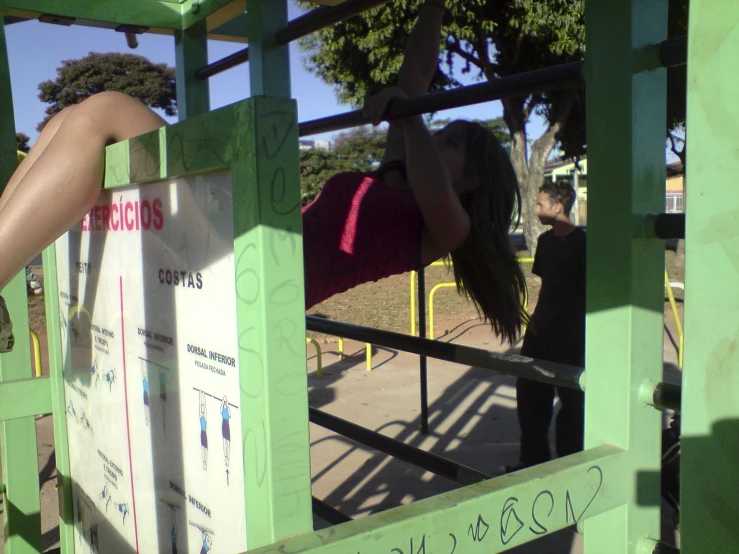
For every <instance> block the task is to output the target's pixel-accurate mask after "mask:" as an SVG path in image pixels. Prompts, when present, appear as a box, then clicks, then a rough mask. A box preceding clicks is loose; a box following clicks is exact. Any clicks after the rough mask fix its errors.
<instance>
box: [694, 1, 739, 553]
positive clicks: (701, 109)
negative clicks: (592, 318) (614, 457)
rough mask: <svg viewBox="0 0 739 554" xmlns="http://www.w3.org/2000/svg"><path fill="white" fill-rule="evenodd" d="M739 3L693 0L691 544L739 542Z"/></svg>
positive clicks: (727, 548) (698, 547)
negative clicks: (738, 520)
mask: <svg viewBox="0 0 739 554" xmlns="http://www.w3.org/2000/svg"><path fill="white" fill-rule="evenodd" d="M737 57H739V4H737V3H736V2H709V1H706V0H691V2H690V28H689V34H688V119H689V122H690V123H689V128H690V132H689V133H688V137H687V140H688V144H687V148H688V152H689V156H690V157H689V159H690V161H689V163H688V167H687V171H688V174H687V181H688V182H689V183H690V189H689V193H688V197H687V201H688V204H687V206H688V209H687V220H686V256H685V259H686V264H685V357H684V376H683V396H682V409H683V412H682V413H683V420H682V421H683V423H682V433H683V439H682V460H681V462H682V464H681V465H682V469H681V471H682V481H681V491H680V492H681V501H682V512H683V519H682V525H681V532H682V545H681V546H682V548H683V551H684V552H686V553H688V554H690V553H692V552H734V551H735V550H736V548H737V544H739V527H738V526H737V525H736V522H735V517H734V515H735V514H736V511H737V509H736V499H737V497H739V472H737V459H739V348H738V346H737V345H739V289H738V288H737V282H738V279H737V275H738V274H739V214H738V211H737V210H739V189H738V188H737V186H736V176H737V172H739V155H737V129H738V128H739V108H738V107H737V105H736V102H733V101H732V99H734V98H736V97H737V92H739V77H737V72H736V71H734V69H733V68H734V67H735V66H736V60H737Z"/></svg>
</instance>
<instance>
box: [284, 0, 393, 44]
mask: <svg viewBox="0 0 739 554" xmlns="http://www.w3.org/2000/svg"><path fill="white" fill-rule="evenodd" d="M388 1H389V0H345V1H344V2H342V3H341V4H337V5H336V6H324V7H321V8H316V9H314V10H311V11H309V12H308V13H306V14H304V15H301V16H300V17H297V18H295V19H293V20H292V21H291V22H290V23H288V24H287V27H285V28H284V29H281V30H279V31H277V32H276V33H275V42H276V43H277V44H287V43H289V42H292V41H294V40H296V39H299V38H301V37H304V36H306V35H309V34H311V33H313V32H315V31H318V30H320V29H323V28H325V27H328V26H330V25H333V24H334V23H338V22H339V21H344V20H345V19H349V18H350V17H354V16H355V15H359V14H360V13H362V12H366V11H367V10H370V9H372V8H376V7H377V6H380V5H382V4H386V3H387V2H388Z"/></svg>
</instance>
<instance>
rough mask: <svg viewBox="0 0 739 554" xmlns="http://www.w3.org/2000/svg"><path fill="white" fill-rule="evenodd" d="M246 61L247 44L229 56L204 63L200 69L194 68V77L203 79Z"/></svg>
mask: <svg viewBox="0 0 739 554" xmlns="http://www.w3.org/2000/svg"><path fill="white" fill-rule="evenodd" d="M248 61H249V47H248V46H247V47H246V48H244V49H242V50H239V51H238V52H234V53H233V54H231V55H230V56H226V57H225V58H222V59H220V60H218V61H215V62H213V63H209V64H208V65H204V66H203V67H201V68H200V69H196V70H195V77H196V78H197V79H200V80H201V81H203V80H205V79H209V78H211V77H213V75H218V74H219V73H223V72H224V71H226V70H228V69H231V68H232V67H236V66H237V65H241V64H242V63H245V62H248Z"/></svg>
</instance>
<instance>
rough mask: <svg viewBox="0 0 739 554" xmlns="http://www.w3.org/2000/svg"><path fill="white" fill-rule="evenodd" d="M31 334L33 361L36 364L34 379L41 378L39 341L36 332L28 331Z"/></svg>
mask: <svg viewBox="0 0 739 554" xmlns="http://www.w3.org/2000/svg"><path fill="white" fill-rule="evenodd" d="M29 331H30V333H31V342H33V361H34V363H35V364H36V377H41V341H40V340H39V338H38V335H37V334H36V331H34V330H33V329H29Z"/></svg>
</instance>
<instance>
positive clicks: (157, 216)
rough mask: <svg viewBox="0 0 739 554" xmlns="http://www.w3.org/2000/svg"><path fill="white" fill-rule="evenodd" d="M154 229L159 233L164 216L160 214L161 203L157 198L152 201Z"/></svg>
mask: <svg viewBox="0 0 739 554" xmlns="http://www.w3.org/2000/svg"><path fill="white" fill-rule="evenodd" d="M153 212H154V229H156V230H157V231H159V230H160V229H161V228H162V227H164V214H163V213H162V201H161V200H160V199H159V198H155V199H154V208H153Z"/></svg>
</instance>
